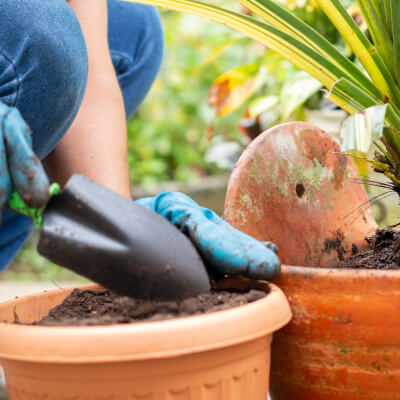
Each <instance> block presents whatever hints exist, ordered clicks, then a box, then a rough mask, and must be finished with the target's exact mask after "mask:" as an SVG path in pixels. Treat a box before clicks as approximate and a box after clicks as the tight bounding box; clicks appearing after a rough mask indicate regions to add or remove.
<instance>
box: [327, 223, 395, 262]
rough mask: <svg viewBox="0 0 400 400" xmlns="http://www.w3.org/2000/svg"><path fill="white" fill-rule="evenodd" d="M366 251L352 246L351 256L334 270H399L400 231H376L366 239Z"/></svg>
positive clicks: (390, 229)
mask: <svg viewBox="0 0 400 400" xmlns="http://www.w3.org/2000/svg"><path fill="white" fill-rule="evenodd" d="M365 240H366V241H367V243H368V249H366V250H361V251H360V250H359V249H358V248H357V246H356V245H353V248H352V253H353V255H352V256H351V257H349V258H347V259H345V260H343V261H342V262H341V263H339V264H337V265H336V266H335V267H336V268H358V269H361V268H363V269H381V270H395V269H400V231H399V230H395V229H393V228H390V227H389V228H381V229H377V231H376V233H375V235H373V236H370V237H366V238H365Z"/></svg>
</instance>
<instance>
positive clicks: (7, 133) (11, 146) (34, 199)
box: [0, 102, 49, 215]
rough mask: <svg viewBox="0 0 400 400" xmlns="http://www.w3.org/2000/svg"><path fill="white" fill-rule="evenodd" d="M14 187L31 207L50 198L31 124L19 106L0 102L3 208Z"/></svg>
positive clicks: (0, 184) (0, 165) (0, 172)
mask: <svg viewBox="0 0 400 400" xmlns="http://www.w3.org/2000/svg"><path fill="white" fill-rule="evenodd" d="M13 189H15V190H16V191H17V192H18V193H19V194H20V195H21V197H22V199H23V200H24V202H25V204H26V205H28V206H29V207H32V208H39V207H41V206H43V205H44V204H45V203H46V202H47V200H48V198H49V182H48V179H47V175H46V172H45V171H44V169H43V166H42V164H41V162H40V161H39V159H38V158H37V157H36V155H35V154H34V152H33V150H32V137H31V133H30V129H29V127H28V126H27V124H26V123H25V121H24V120H23V118H22V116H21V114H20V113H19V111H18V110H17V109H16V108H14V107H8V106H7V105H5V104H4V103H1V102H0V210H1V209H2V208H3V207H4V206H5V205H6V204H7V202H8V200H9V198H10V196H11V192H12V190H13ZM0 215H1V214H0Z"/></svg>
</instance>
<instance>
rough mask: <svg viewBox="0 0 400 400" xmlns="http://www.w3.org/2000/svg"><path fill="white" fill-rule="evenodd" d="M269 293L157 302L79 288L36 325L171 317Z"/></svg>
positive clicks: (222, 294)
mask: <svg viewBox="0 0 400 400" xmlns="http://www.w3.org/2000/svg"><path fill="white" fill-rule="evenodd" d="M266 295H267V294H266V292H264V291H261V290H254V289H252V290H249V291H246V292H244V293H238V292H233V291H212V292H209V293H203V294H200V295H199V296H197V297H192V298H189V299H185V300H181V301H171V302H154V301H146V300H137V299H132V298H130V297H125V296H118V295H116V294H114V293H112V292H110V291H92V290H80V289H75V290H74V291H73V292H72V293H71V294H70V295H69V296H68V297H67V298H66V299H65V300H64V301H63V302H62V303H61V304H60V305H58V306H57V307H54V308H53V309H52V310H50V312H49V314H48V316H46V317H44V318H43V319H42V320H41V321H39V322H36V323H34V325H55V326H67V325H78V326H85V325H111V324H121V323H122V324H126V323H132V322H140V321H159V320H167V319H172V318H177V317H185V316H189V315H197V314H204V313H210V312H213V311H220V310H226V309H229V308H233V307H237V306H240V305H243V304H247V303H251V302H253V301H256V300H258V299H261V298H262V297H265V296H266Z"/></svg>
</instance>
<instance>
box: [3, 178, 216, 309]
mask: <svg viewBox="0 0 400 400" xmlns="http://www.w3.org/2000/svg"><path fill="white" fill-rule="evenodd" d="M51 191H52V193H51V194H52V197H51V199H50V201H49V202H48V204H47V205H46V206H45V207H43V208H42V209H40V210H32V209H27V208H26V206H25V205H24V204H23V202H22V199H21V198H20V197H19V195H18V194H17V193H16V192H14V193H13V196H12V199H11V200H10V204H9V205H10V207H11V208H12V209H14V210H15V211H17V212H22V213H23V214H25V215H29V216H31V217H33V218H34V221H35V225H36V226H37V227H38V228H39V229H40V239H39V243H38V252H39V253H40V254H41V255H43V256H44V257H46V258H48V259H49V260H51V261H53V262H55V263H57V264H59V265H62V266H64V267H67V268H69V269H71V270H73V271H75V272H77V273H78V274H80V275H83V276H85V277H87V278H89V279H91V280H93V281H95V282H97V283H99V284H101V285H102V286H104V287H105V288H107V289H110V290H112V291H114V292H116V293H118V294H120V295H127V296H132V297H136V298H141V299H151V300H162V301H169V300H179V299H183V298H187V297H191V296H196V295H198V294H200V293H202V292H206V291H208V290H210V282H209V278H208V274H207V271H206V268H205V266H204V264H203V262H202V260H201V258H200V256H199V255H198V253H197V251H196V249H195V248H194V246H193V245H192V243H191V242H190V241H189V239H188V238H187V237H186V236H185V235H184V234H182V233H181V232H180V231H179V230H178V229H177V228H175V226H173V225H172V224H171V223H170V222H169V221H167V220H165V219H164V218H163V217H161V216H160V215H158V214H157V213H155V212H153V211H151V210H148V209H146V208H144V207H143V206H140V205H138V204H136V203H135V202H133V201H131V200H128V199H126V198H124V197H121V196H119V195H118V194H116V193H114V192H113V191H111V190H108V189H106V188H105V187H103V186H101V185H99V184H97V183H95V182H93V181H91V180H89V179H88V178H86V177H85V176H83V175H73V176H72V177H71V179H70V180H69V181H68V183H67V184H66V186H65V188H64V189H63V190H62V191H61V192H60V193H58V194H55V192H56V191H57V189H54V186H52V189H51Z"/></svg>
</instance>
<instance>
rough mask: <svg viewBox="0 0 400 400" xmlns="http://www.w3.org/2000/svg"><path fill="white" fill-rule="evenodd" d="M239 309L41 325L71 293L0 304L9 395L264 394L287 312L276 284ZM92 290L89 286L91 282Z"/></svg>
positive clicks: (149, 397) (155, 397) (202, 399)
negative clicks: (86, 323)
mask: <svg viewBox="0 0 400 400" xmlns="http://www.w3.org/2000/svg"><path fill="white" fill-rule="evenodd" d="M271 286H272V291H271V293H270V294H268V296H266V297H265V298H263V299H261V300H258V301H256V302H254V303H250V304H248V305H244V306H242V307H237V308H233V309H230V310H226V311H220V312H215V313H210V314H207V315H201V316H193V317H187V318H181V319H174V320H167V321H162V322H146V323H138V324H128V325H114V326H102V327H101V326H91V327H42V326H25V325H17V324H13V323H12V322H13V321H14V318H15V315H18V318H19V319H20V321H22V322H26V323H28V322H33V321H37V320H39V319H40V318H41V317H43V316H44V315H46V314H47V313H48V311H49V309H50V308H52V307H54V306H55V305H57V304H59V303H60V302H61V301H62V300H63V299H64V298H65V297H66V296H67V295H68V294H69V293H70V292H71V290H72V289H68V290H56V291H52V292H45V293H41V294H38V295H32V296H27V297H22V298H19V299H16V300H12V301H9V302H7V303H4V304H1V305H0V321H5V322H3V323H0V362H1V364H2V366H3V368H4V371H5V375H6V380H7V387H8V390H9V394H10V398H11V400H15V399H42V398H43V399H48V400H50V399H132V400H175V399H176V400H178V399H179V400H185V399H196V400H211V399H212V400H218V399H221V400H222V399H224V400H226V399H229V400H244V399H248V400H265V399H266V395H267V388H268V377H269V364H270V343H271V340H272V333H273V332H274V331H276V330H277V329H279V328H281V327H282V326H284V325H285V324H286V323H287V322H288V321H289V320H290V318H291V313H290V309H289V306H288V303H287V300H286V298H285V296H284V295H283V293H282V292H281V291H280V289H278V288H277V287H276V286H274V285H271ZM90 288H91V289H93V287H92V286H91V287H90Z"/></svg>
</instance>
